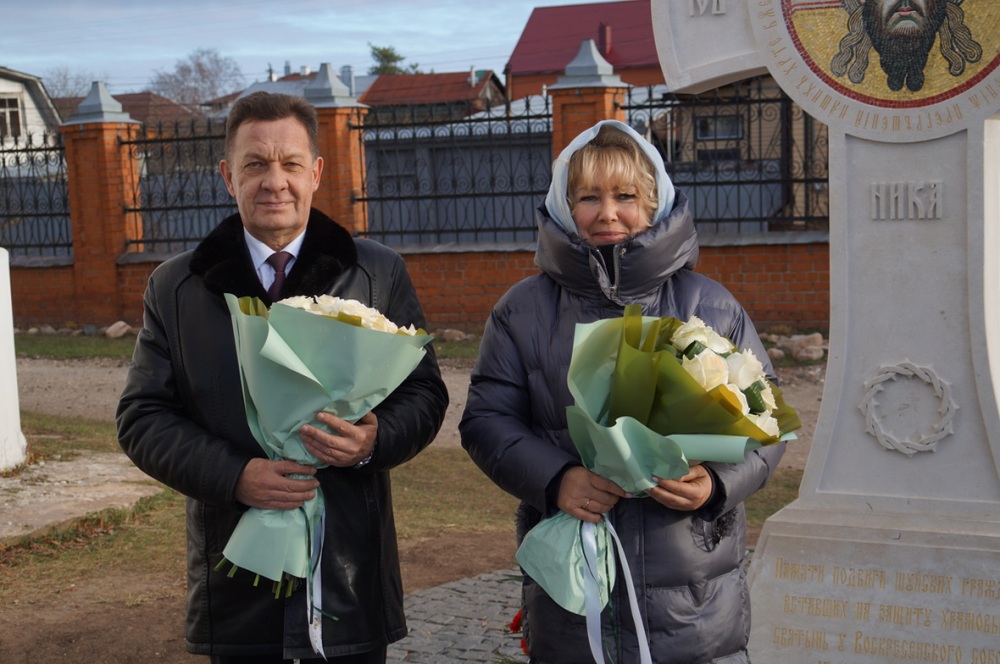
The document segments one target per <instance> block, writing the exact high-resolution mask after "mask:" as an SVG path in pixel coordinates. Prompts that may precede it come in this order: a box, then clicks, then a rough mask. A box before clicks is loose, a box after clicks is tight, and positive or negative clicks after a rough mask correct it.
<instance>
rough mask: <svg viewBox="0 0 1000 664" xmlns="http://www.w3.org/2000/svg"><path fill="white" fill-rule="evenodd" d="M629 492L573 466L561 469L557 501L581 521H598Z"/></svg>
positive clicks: (584, 469) (626, 496) (580, 467)
mask: <svg viewBox="0 0 1000 664" xmlns="http://www.w3.org/2000/svg"><path fill="white" fill-rule="evenodd" d="M628 497H629V495H628V493H626V492H625V490H624V489H622V488H621V487H620V486H618V485H617V484H615V483H614V482H612V481H611V480H609V479H606V478H603V477H601V476H600V475H598V474H596V473H592V472H590V471H589V470H587V469H586V468H584V467H583V466H575V467H573V468H570V469H569V470H567V471H566V472H565V473H563V476H562V481H561V482H560V483H559V496H558V498H556V505H558V506H559V509H561V510H562V511H563V512H566V513H567V514H570V515H572V516H575V517H576V518H578V519H580V520H581V521H590V522H591V523H597V522H598V521H600V520H601V515H602V514H606V513H607V512H609V511H611V508H612V507H614V506H615V504H616V503H617V502H618V501H619V500H620V499H622V498H628Z"/></svg>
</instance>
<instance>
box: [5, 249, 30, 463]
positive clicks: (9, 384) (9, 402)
mask: <svg viewBox="0 0 1000 664" xmlns="http://www.w3.org/2000/svg"><path fill="white" fill-rule="evenodd" d="M26 450H27V442H26V441H25V439H24V434H23V433H21V411H20V407H19V405H18V397H17V364H16V360H15V356H14V316H13V313H12V311H11V300H10V259H9V257H8V254H7V250H6V249H4V248H2V247H0V470H7V469H10V468H13V467H14V466H17V465H18V464H20V463H23V462H24V459H25V451H26Z"/></svg>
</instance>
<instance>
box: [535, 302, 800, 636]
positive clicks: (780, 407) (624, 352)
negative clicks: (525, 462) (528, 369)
mask: <svg viewBox="0 0 1000 664" xmlns="http://www.w3.org/2000/svg"><path fill="white" fill-rule="evenodd" d="M567 382H568V386H569V390H570V393H571V394H572V395H573V398H574V401H575V404H574V405H573V406H570V407H568V408H567V410H566V419H567V425H568V427H569V433H570V437H571V438H572V439H573V443H574V445H576V448H577V450H578V451H579V452H580V457H581V460H582V461H583V465H584V466H586V467H587V468H589V469H590V470H592V471H593V472H595V473H597V474H598V475H601V476H602V477H606V478H608V479H610V480H612V481H613V482H615V483H616V484H618V485H619V486H621V487H622V488H623V489H625V490H626V491H628V492H630V493H633V494H635V495H639V496H641V495H642V494H643V493H644V492H645V491H648V490H649V489H651V488H653V487H654V486H655V483H654V482H653V480H652V479H651V478H652V477H653V476H656V477H660V478H664V479H673V478H678V477H682V476H683V475H685V474H686V473H688V472H689V470H690V465H691V460H692V459H697V460H699V461H717V462H726V463H742V462H743V461H744V459H745V456H746V453H747V452H748V451H750V450H752V449H755V448H757V447H760V446H762V445H769V444H773V443H777V442H779V440H786V439H788V438H794V434H792V433H791V432H792V431H794V430H795V429H798V428H799V427H800V426H801V423H800V422H799V419H798V415H797V414H796V413H795V411H794V410H793V409H792V408H791V407H789V406H788V405H787V404H785V402H784V399H783V398H782V395H781V391H780V390H778V388H777V387H776V386H774V385H773V384H772V383H771V382H770V381H769V380H768V379H767V377H766V376H765V374H764V368H763V365H762V364H761V362H760V361H759V360H758V359H757V358H756V357H755V356H754V354H753V353H752V352H751V351H750V350H744V351H739V350H738V349H737V348H736V346H735V345H734V344H733V343H732V342H731V341H729V340H728V339H726V338H725V337H722V336H720V335H719V334H718V333H716V332H715V331H714V330H713V329H712V328H711V327H709V326H707V325H705V323H704V322H702V321H701V320H700V319H698V318H697V317H693V318H692V319H691V320H689V321H687V322H682V321H679V320H677V319H675V318H669V317H663V318H652V317H643V316H642V312H641V309H640V307H639V306H637V305H631V306H628V307H626V308H625V315H624V316H623V317H621V318H615V319H608V320H601V321H597V322H595V323H590V324H586V325H577V328H576V335H575V337H574V340H573V356H572V359H571V361H570V366H569V372H568V375H567ZM616 543H617V534H616V533H615V532H614V529H613V528H612V526H611V524H610V523H609V522H608V521H606V520H605V521H603V522H602V523H600V524H597V526H596V527H595V526H594V524H591V523H586V522H582V521H579V520H578V519H576V518H574V517H571V516H570V515H569V514H566V513H565V512H561V513H559V514H557V515H555V516H553V517H550V518H547V519H544V520H542V522H541V523H539V524H538V525H537V526H535V527H534V528H533V529H532V530H531V531H529V532H528V533H527V535H526V536H525V538H524V540H523V541H522V543H521V546H520V547H519V548H518V551H517V556H516V557H517V560H518V562H519V563H520V564H521V566H522V567H523V568H524V569H525V571H526V572H527V573H528V574H529V576H531V577H532V578H533V579H534V580H535V581H536V582H538V583H539V585H541V586H542V587H543V588H544V589H545V591H546V592H547V593H548V594H549V596H550V597H552V599H553V600H554V601H555V602H556V603H558V604H559V605H560V606H562V607H563V608H565V609H566V610H568V611H572V612H574V613H577V614H579V615H586V616H587V621H588V630H589V631H590V634H591V637H592V639H597V642H599V639H600V627H599V620H600V618H599V616H600V612H601V609H602V608H603V607H604V606H605V605H606V604H607V600H608V597H609V596H610V589H611V588H612V587H613V586H614V583H615V561H614V549H615V544H616ZM619 551H620V546H619ZM622 565H623V567H624V568H625V570H627V562H626V561H625V560H624V558H622ZM624 576H625V577H626V578H625V581H626V583H627V584H628V585H629V586H630V584H631V578H630V575H629V574H628V573H627V572H626V574H625V575H624ZM628 590H629V595H630V596H631V597H633V598H634V590H633V589H632V588H631V587H629V588H628ZM632 613H633V617H634V618H636V619H638V615H639V614H638V607H637V605H636V604H635V602H634V601H633V602H632ZM594 621H596V622H594ZM636 628H637V631H638V633H639V634H640V635H641V634H642V630H641V625H640V624H639V623H638V622H637V623H636ZM643 641H644V639H640V644H642V643H643ZM592 646H593V642H592Z"/></svg>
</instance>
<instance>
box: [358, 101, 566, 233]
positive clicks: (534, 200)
mask: <svg viewBox="0 0 1000 664" xmlns="http://www.w3.org/2000/svg"><path fill="white" fill-rule="evenodd" d="M470 110H474V109H470ZM431 111H432V109H429V108H424V107H402V108H398V109H396V114H395V115H394V116H388V115H387V114H385V113H380V114H377V115H369V117H368V119H367V120H366V122H365V125H364V126H363V127H362V126H358V127H355V129H357V131H358V134H359V140H361V141H363V146H364V153H365V164H366V167H365V171H364V194H363V195H362V196H361V197H359V198H358V199H357V203H358V204H359V205H366V206H367V207H368V210H367V213H368V214H367V217H368V235H369V237H372V238H374V239H377V240H379V241H381V242H385V243H387V244H394V245H409V244H419V245H440V244H452V243H462V244H476V243H484V242H487V243H498V242H499V243H512V242H513V243H523V242H530V241H532V240H533V239H534V237H535V216H534V210H535V208H536V207H537V206H538V205H539V203H540V202H541V200H542V198H543V197H544V196H545V192H546V190H547V188H548V184H549V178H550V176H551V160H552V157H551V155H552V133H551V119H552V115H551V111H550V109H549V106H548V99H547V98H545V97H533V98H526V99H521V100H518V101H516V102H512V103H509V104H505V105H501V106H494V107H492V108H488V109H486V110H483V111H479V112H474V113H471V114H469V115H467V116H466V117H462V118H460V119H454V115H449V116H448V117H447V118H445V119H443V121H435V118H434V116H433V114H432V112H431ZM453 111H454V109H451V112H452V113H453Z"/></svg>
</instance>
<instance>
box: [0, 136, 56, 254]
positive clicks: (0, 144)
mask: <svg viewBox="0 0 1000 664" xmlns="http://www.w3.org/2000/svg"><path fill="white" fill-rule="evenodd" d="M0 246H2V247H3V248H5V249H7V251H9V252H10V255H11V256H12V257H14V256H20V257H32V258H33V257H52V256H60V257H69V256H72V255H73V237H72V232H71V227H70V216H69V191H68V187H67V182H66V151H65V149H64V146H63V141H62V135H61V134H59V133H52V134H42V135H38V136H32V135H25V136H21V137H19V138H13V139H11V138H4V139H3V140H0Z"/></svg>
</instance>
